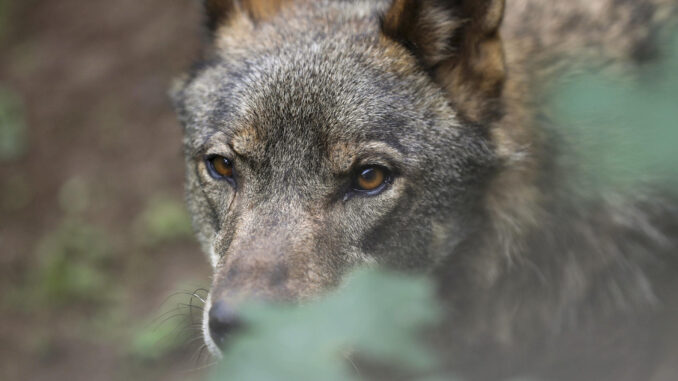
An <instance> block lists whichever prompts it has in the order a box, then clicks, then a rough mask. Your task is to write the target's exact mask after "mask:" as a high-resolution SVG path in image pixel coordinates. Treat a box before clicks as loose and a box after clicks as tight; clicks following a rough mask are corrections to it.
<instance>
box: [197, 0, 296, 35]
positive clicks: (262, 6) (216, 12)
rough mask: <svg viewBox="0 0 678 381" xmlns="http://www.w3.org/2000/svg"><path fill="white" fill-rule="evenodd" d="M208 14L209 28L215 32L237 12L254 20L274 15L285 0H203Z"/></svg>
mask: <svg viewBox="0 0 678 381" xmlns="http://www.w3.org/2000/svg"><path fill="white" fill-rule="evenodd" d="M203 1H204V4H205V12H206V14H207V28H208V29H209V30H210V31H211V32H214V31H216V30H217V29H218V28H219V27H220V26H222V25H225V24H227V23H228V20H229V19H230V18H231V17H234V15H235V14H243V15H246V16H248V17H250V18H251V19H252V20H253V21H262V20H265V19H267V18H270V17H273V16H274V15H275V14H276V13H278V11H279V10H280V7H281V5H282V4H283V3H284V2H285V0H203Z"/></svg>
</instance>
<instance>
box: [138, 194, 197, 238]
mask: <svg viewBox="0 0 678 381" xmlns="http://www.w3.org/2000/svg"><path fill="white" fill-rule="evenodd" d="M134 229H135V233H136V236H137V238H138V240H139V241H140V242H141V243H142V244H144V245H147V246H155V245H159V244H163V243H167V242H172V241H175V240H180V239H188V238H191V237H192V236H193V230H192V228H191V219H190V216H189V215H188V212H187V211H186V208H185V206H184V204H183V202H181V201H179V200H174V199H172V198H170V197H166V196H155V197H154V198H152V199H151V200H150V202H149V203H148V205H147V206H146V208H145V209H144V211H143V212H142V213H141V214H140V215H139V216H138V217H137V219H136V221H135V222H134Z"/></svg>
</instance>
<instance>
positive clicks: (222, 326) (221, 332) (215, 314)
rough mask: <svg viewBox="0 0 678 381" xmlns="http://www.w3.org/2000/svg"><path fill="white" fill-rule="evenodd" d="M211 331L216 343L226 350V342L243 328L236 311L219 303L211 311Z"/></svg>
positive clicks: (209, 323)
mask: <svg viewBox="0 0 678 381" xmlns="http://www.w3.org/2000/svg"><path fill="white" fill-rule="evenodd" d="M208 325H209V331H210V336H211V337H212V340H213V341H214V343H215V344H216V345H217V346H218V347H219V348H220V349H224V345H225V343H226V340H227V339H228V337H229V336H230V335H232V334H233V333H234V332H236V331H238V330H240V329H241V328H242V326H243V323H242V320H241V319H240V317H239V316H238V314H237V312H236V311H235V309H234V308H233V307H232V306H230V305H229V304H228V303H226V302H224V301H217V302H215V303H214V304H213V305H212V308H210V311H209V321H208Z"/></svg>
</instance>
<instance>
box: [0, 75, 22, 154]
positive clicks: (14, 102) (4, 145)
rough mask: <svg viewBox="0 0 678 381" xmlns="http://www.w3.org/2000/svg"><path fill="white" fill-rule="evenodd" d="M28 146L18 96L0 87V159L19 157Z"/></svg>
mask: <svg viewBox="0 0 678 381" xmlns="http://www.w3.org/2000/svg"><path fill="white" fill-rule="evenodd" d="M27 148H28V132H27V129H26V121H25V119H24V114H23V106H22V104H21V101H20V99H19V97H18V96H17V95H16V94H14V93H12V92H11V91H9V90H8V89H6V88H3V87H0V161H8V160H14V159H17V158H19V157H21V156H22V155H23V154H24V153H25V152H26V150H27Z"/></svg>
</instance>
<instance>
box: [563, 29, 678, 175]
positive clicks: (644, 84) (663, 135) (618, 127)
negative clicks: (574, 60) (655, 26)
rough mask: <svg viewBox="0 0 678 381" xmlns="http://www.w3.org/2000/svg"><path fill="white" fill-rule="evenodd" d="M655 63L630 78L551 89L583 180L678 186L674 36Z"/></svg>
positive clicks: (584, 79) (592, 76)
mask: <svg viewBox="0 0 678 381" xmlns="http://www.w3.org/2000/svg"><path fill="white" fill-rule="evenodd" d="M660 46H661V47H662V49H666V51H665V53H664V54H665V55H664V56H662V57H661V59H660V61H659V62H658V63H648V64H646V65H644V66H643V67H641V69H640V72H639V73H636V72H634V73H633V77H632V78H622V77H621V76H619V77H613V76H601V75H600V72H599V71H598V70H596V71H591V72H584V73H580V74H578V75H575V76H574V77H573V78H572V77H569V79H570V80H568V81H567V82H565V81H561V82H560V83H559V84H558V86H556V87H555V88H554V89H553V92H552V94H551V102H552V107H553V110H554V111H555V114H554V116H555V119H556V120H557V123H556V124H557V126H558V128H560V132H561V133H563V134H564V135H565V136H566V137H567V138H568V139H569V140H570V143H571V145H572V147H573V148H574V149H575V153H576V154H577V156H578V158H579V159H580V162H579V164H580V165H581V164H583V167H581V168H583V169H584V172H583V174H584V175H585V176H586V179H587V180H592V181H595V182H597V183H598V184H603V185H605V184H608V185H613V186H618V185H633V184H636V183H638V182H643V181H657V180H660V181H673V182H674V185H678V184H676V183H675V182H676V181H677V180H678V176H676V175H677V174H678V154H676V143H677V142H678V107H676V105H678V72H677V71H676V68H678V33H677V34H674V35H673V36H672V38H667V39H666V40H665V42H664V43H662V44H661V45H660Z"/></svg>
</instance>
